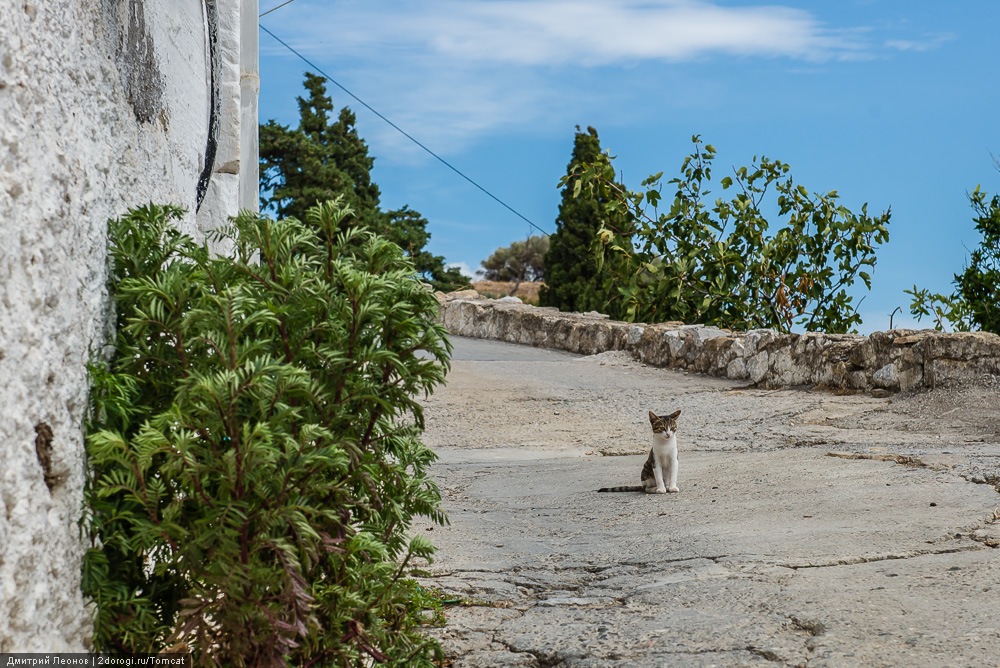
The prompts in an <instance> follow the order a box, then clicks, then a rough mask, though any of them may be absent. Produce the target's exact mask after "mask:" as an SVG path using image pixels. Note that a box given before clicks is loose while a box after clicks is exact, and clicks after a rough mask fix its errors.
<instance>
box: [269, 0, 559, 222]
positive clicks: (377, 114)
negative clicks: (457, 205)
mask: <svg viewBox="0 0 1000 668" xmlns="http://www.w3.org/2000/svg"><path fill="white" fill-rule="evenodd" d="M288 2H294V0H288ZM288 2H286V3H285V4H286V5H287V4H288ZM281 6H284V5H279V7H281ZM274 9H278V7H275V8H274ZM274 9H272V10H269V11H274ZM266 13H268V12H265V14H266ZM263 15H264V14H261V16H263ZM260 29H261V30H263V31H264V32H266V33H267V34H268V35H270V36H271V37H272V38H274V40H275V41H276V42H278V44H281V45H282V46H283V47H285V48H286V49H288V50H289V51H291V52H292V53H294V54H295V55H296V56H298V57H299V59H300V60H302V62H304V63H305V64H306V65H308V66H309V67H311V68H312V69H314V70H316V72H318V73H319V74H320V76H322V77H323V78H325V79H326V80H327V81H329V82H330V83H332V84H333V85H334V86H336V87H337V88H339V89H340V90H342V91H344V92H345V93H347V94H348V95H349V96H350V97H352V98H354V100H355V101H356V102H357V103H358V104H360V105H361V106H363V107H364V108H365V109H367V110H368V111H370V112H371V113H373V114H375V115H376V116H378V117H379V118H380V119H382V120H383V121H385V122H386V123H387V124H388V125H389V126H390V127H391V128H392V129H394V130H395V131H396V132H398V133H400V134H401V135H403V136H404V137H406V138H407V139H409V140H410V141H411V142H413V143H414V144H416V145H417V146H419V147H420V148H421V149H423V150H424V151H425V152H427V153H428V154H429V155H430V156H432V157H433V158H434V159H436V160H437V161H438V162H440V163H441V164H442V165H444V166H445V167H447V168H448V169H450V170H451V171H453V172H455V173H456V174H458V175H459V176H460V177H462V178H463V179H465V180H466V181H468V182H469V183H471V184H472V185H473V186H475V187H476V188H478V189H479V190H480V191H482V192H483V193H484V194H485V195H486V196H487V197H489V198H490V199H492V200H493V201H495V202H496V203H497V204H499V205H500V206H502V207H503V208H505V209H507V210H508V211H510V212H511V213H512V214H514V215H515V216H517V217H518V218H520V219H521V220H523V221H524V222H526V223H527V224H528V225H530V226H531V227H533V228H534V229H536V230H538V231H539V232H541V233H542V234H544V235H545V236H549V233H548V232H546V231H545V230H543V229H542V228H541V227H539V226H538V225H536V224H535V223H533V222H532V221H531V220H530V219H529V218H528V217H527V216H525V215H524V214H522V213H521V212H519V211H517V210H516V209H514V208H513V207H512V206H510V205H509V204H507V203H506V202H504V201H503V200H502V199H500V198H499V197H497V196H496V195H494V194H493V193H491V192H490V191H489V190H487V189H486V188H485V187H483V186H481V185H480V184H479V183H478V182H476V181H475V180H474V179H472V177H470V176H467V175H466V174H465V173H464V172H463V171H462V170H460V169H459V168H458V167H455V166H454V165H453V164H451V163H450V162H448V161H447V160H445V159H444V158H442V157H441V156H440V155H438V154H437V153H435V152H434V151H432V150H431V149H429V148H427V147H426V146H425V145H424V144H422V143H420V142H419V141H418V140H417V139H416V138H414V137H413V136H412V135H411V134H409V133H408V132H406V131H405V130H403V129H402V128H401V127H399V126H398V125H396V124H395V123H393V122H392V121H390V120H389V119H388V118H386V117H385V116H383V115H382V114H380V113H379V112H378V111H377V110H376V109H375V108H374V107H372V106H371V105H370V104H368V103H367V102H365V101H364V100H362V99H361V98H360V97H358V96H357V95H355V94H354V93H352V92H351V91H349V90H348V89H347V88H345V87H344V86H343V85H341V84H340V83H339V82H337V81H336V80H335V79H334V78H333V77H331V76H330V75H329V74H327V73H326V72H324V71H323V70H321V69H320V68H319V67H318V66H317V65H316V64H315V63H313V62H312V61H311V60H309V59H308V58H306V57H305V56H303V55H302V54H301V53H299V52H298V51H296V50H295V49H294V48H292V47H291V46H290V45H289V44H288V43H287V42H285V41H284V40H283V39H281V38H280V37H278V36H277V35H275V34H274V33H273V32H271V31H270V30H268V29H267V28H266V27H264V26H263V25H261V26H260Z"/></svg>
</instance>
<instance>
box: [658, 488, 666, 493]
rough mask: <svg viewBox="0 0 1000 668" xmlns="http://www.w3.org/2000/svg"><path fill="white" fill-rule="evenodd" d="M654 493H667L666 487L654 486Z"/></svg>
mask: <svg viewBox="0 0 1000 668" xmlns="http://www.w3.org/2000/svg"><path fill="white" fill-rule="evenodd" d="M656 493H657V494H666V493H667V488H666V487H657V488H656Z"/></svg>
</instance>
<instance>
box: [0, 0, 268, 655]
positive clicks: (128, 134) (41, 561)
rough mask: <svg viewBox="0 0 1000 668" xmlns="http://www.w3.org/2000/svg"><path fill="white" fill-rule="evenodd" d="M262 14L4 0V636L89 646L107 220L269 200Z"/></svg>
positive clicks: (197, 221) (190, 4) (199, 220)
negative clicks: (89, 466)
mask: <svg viewBox="0 0 1000 668" xmlns="http://www.w3.org/2000/svg"><path fill="white" fill-rule="evenodd" d="M256 26H257V0H16V2H15V1H14V0H3V1H2V2H0V214H2V216H3V220H2V222H0V652H15V651H46V652H53V651H74V650H80V649H83V648H85V647H87V646H88V643H89V638H90V635H91V611H90V610H89V609H88V607H87V605H86V603H85V601H84V600H83V598H82V595H81V593H80V561H81V556H82V554H83V543H82V540H81V537H80V533H79V528H78V521H79V519H80V514H81V502H82V486H83V473H84V449H83V438H82V431H81V425H82V421H83V417H84V409H85V406H86V401H87V371H86V364H87V362H88V360H89V359H90V358H91V356H92V355H94V354H95V351H97V350H99V349H100V348H101V347H102V346H103V345H104V344H105V343H106V340H107V336H108V332H107V326H108V321H107V295H106V293H105V289H104V282H105V276H106V222H107V220H108V218H109V217H112V216H119V215H122V214H123V213H124V212H125V211H126V210H127V209H128V208H129V207H132V206H136V205H141V204H145V203H147V202H151V201H152V202H156V203H174V204H179V205H181V206H184V207H186V208H187V209H188V211H189V214H188V216H187V218H186V220H185V223H184V224H185V226H186V229H187V231H189V232H192V233H195V234H199V233H201V232H203V231H205V230H207V229H209V228H212V227H215V226H217V225H219V224H220V223H222V222H223V221H224V219H225V217H226V216H228V215H230V214H233V213H235V212H236V211H237V209H238V208H239V207H240V206H241V205H242V206H243V207H252V208H255V206H256V201H257V192H256V183H257V178H256V169H257V159H256V136H257V134H256V132H257V118H256V94H257V83H256V82H257V71H256V48H257V44H256ZM244 34H245V35H246V36H245V37H244V36H243V35H244ZM212 37H214V40H213V39H212ZM213 58H214V59H217V60H215V61H213ZM213 88H214V90H215V96H214V97H213V94H212V92H213ZM251 97H252V98H253V99H250V98H251ZM213 149H214V155H213ZM241 176H242V178H241ZM199 182H200V183H201V185H202V188H201V190H202V191H203V197H199ZM241 188H242V193H241V192H240V191H241ZM49 433H51V439H49V438H47V435H48V434H49ZM49 441H50V443H51V463H50V465H49V476H48V481H46V476H45V472H44V470H43V463H42V461H41V460H43V459H45V455H44V453H43V455H42V456H39V454H38V452H37V448H36V442H38V444H39V445H44V443H45V442H49ZM50 487H51V489H50Z"/></svg>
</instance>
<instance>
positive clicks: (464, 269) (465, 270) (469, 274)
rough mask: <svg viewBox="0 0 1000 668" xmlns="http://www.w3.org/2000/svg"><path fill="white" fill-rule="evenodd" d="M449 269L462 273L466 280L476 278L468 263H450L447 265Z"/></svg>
mask: <svg viewBox="0 0 1000 668" xmlns="http://www.w3.org/2000/svg"><path fill="white" fill-rule="evenodd" d="M447 268H448V269H452V268H456V269H458V270H459V272H461V274H462V276H465V277H466V278H476V272H474V271H473V270H472V269H470V268H469V265H468V263H467V262H450V263H448V265H447Z"/></svg>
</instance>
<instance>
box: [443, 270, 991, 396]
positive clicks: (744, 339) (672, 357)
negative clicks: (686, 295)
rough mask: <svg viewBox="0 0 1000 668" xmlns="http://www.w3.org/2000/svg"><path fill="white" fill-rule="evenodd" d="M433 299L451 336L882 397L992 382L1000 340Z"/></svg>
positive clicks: (458, 297) (466, 296)
mask: <svg viewBox="0 0 1000 668" xmlns="http://www.w3.org/2000/svg"><path fill="white" fill-rule="evenodd" d="M439 298H440V300H441V316H440V317H441V321H442V322H443V324H444V325H445V327H446V328H447V329H448V331H449V332H451V333H452V334H455V335H459V336H471V337H475V338H482V339H496V340H499V341H508V342H511V343H522V344H527V345H531V346H538V347H543V348H557V349H561V350H567V351H569V352H574V353H580V354H583V355H593V354H597V353H601V352H606V351H609V350H624V351H628V352H629V353H631V354H632V355H633V357H635V359H637V360H639V361H641V362H644V363H646V364H650V365H653V366H659V367H667V368H672V369H684V370H688V371H692V372H696V373H702V374H706V375H710V376H719V377H723V378H729V379H732V380H746V381H749V382H752V383H754V384H756V385H758V386H760V387H767V388H777V387H788V386H801V385H809V386H817V387H823V388H829V389H839V390H848V391H872V392H875V393H883V392H899V391H904V392H907V391H914V390H921V389H925V388H934V387H944V386H949V385H955V384H968V383H990V384H993V383H997V382H1000V336H997V335H995V334H988V333H983V332H974V333H956V334H945V333H941V332H936V331H933V330H909V329H900V330H893V331H889V332H876V333H874V334H871V335H870V336H861V335H855V334H822V333H806V334H780V333H777V332H774V331H772V330H755V331H750V332H732V331H729V330H725V329H719V328H717V327H705V326H701V325H684V324H683V323H678V322H668V323H662V324H656V325H646V324H633V323H626V322H616V321H613V320H609V319H608V318H607V316H604V315H601V314H599V313H583V314H580V313H562V312H560V311H558V310H556V309H553V308H538V307H534V306H528V305H525V304H522V303H521V302H520V301H519V300H518V299H517V298H504V299H500V300H487V299H482V298H480V297H479V296H478V295H477V294H476V293H475V291H472V290H466V291H462V292H457V293H452V294H450V295H440V296H439Z"/></svg>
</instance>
